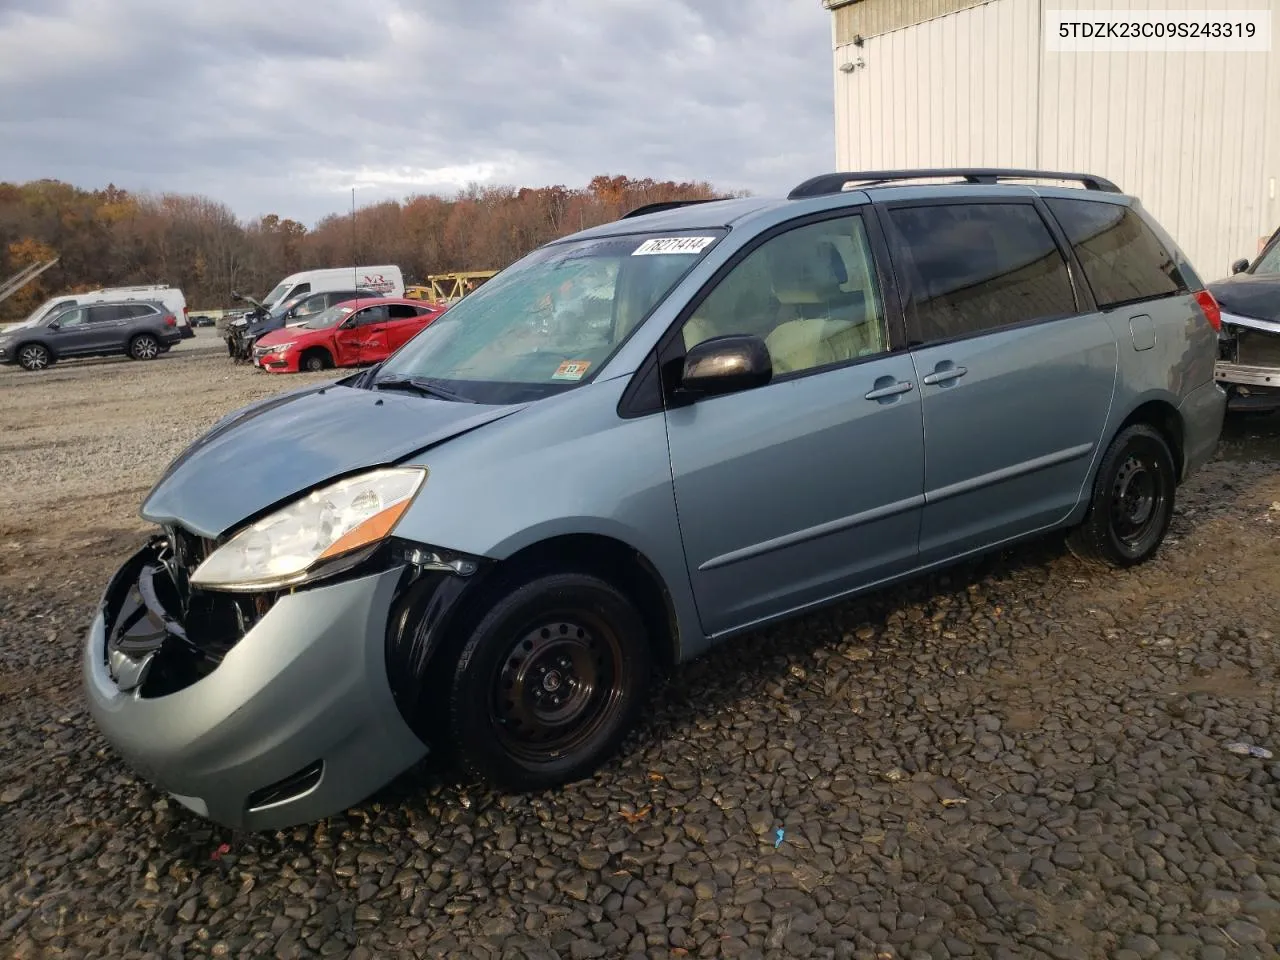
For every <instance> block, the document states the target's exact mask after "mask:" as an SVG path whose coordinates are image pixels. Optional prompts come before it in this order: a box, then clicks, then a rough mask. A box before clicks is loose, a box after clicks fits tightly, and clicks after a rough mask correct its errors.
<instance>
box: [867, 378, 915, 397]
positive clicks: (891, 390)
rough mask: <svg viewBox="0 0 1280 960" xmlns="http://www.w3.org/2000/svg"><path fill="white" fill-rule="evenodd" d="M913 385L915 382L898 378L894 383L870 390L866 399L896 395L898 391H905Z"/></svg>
mask: <svg viewBox="0 0 1280 960" xmlns="http://www.w3.org/2000/svg"><path fill="white" fill-rule="evenodd" d="M914 386H915V384H913V383H911V381H909V380H899V381H897V382H896V383H891V384H889V385H888V386H887V387H877V388H876V389H875V390H872V391H871V392H870V393H868V394H867V399H868V400H881V399H883V398H884V397H892V396H896V395H897V394H899V393H906V392H907V391H908V390H911V389H912V388H913V387H914Z"/></svg>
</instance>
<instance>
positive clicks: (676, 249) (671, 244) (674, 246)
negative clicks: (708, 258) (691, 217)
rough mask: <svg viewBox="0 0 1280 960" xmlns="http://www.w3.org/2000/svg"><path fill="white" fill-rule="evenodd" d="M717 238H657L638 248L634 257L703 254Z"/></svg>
mask: <svg viewBox="0 0 1280 960" xmlns="http://www.w3.org/2000/svg"><path fill="white" fill-rule="evenodd" d="M715 241H716V238H715V237H655V238H654V239H652V240H646V241H645V242H644V243H642V244H640V246H638V247H636V249H635V251H634V252H633V253H632V254H631V255H632V256H633V257H648V256H653V255H654V254H657V253H701V252H702V251H703V250H704V249H706V247H707V245H708V244H712V243H715Z"/></svg>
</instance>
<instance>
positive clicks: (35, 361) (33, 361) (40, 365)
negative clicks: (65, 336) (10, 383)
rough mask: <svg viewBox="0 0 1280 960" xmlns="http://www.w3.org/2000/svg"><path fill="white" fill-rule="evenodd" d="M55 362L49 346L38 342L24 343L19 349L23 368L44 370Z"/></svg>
mask: <svg viewBox="0 0 1280 960" xmlns="http://www.w3.org/2000/svg"><path fill="white" fill-rule="evenodd" d="M51 363H53V356H52V354H50V353H49V348H48V347H45V346H42V345H41V344H38V343H28V344H24V345H23V346H21V347H20V348H19V349H18V364H19V365H20V366H21V367H22V369H23V370H31V371H36V370H43V369H44V368H45V367H47V366H49V364H51Z"/></svg>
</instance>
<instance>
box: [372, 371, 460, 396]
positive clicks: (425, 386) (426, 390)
mask: <svg viewBox="0 0 1280 960" xmlns="http://www.w3.org/2000/svg"><path fill="white" fill-rule="evenodd" d="M371 386H373V387H374V388H375V389H386V390H411V391H413V392H414V393H421V394H423V395H424V396H428V397H436V398H437V399H440V400H452V401H453V402H455V403H475V401H474V400H472V399H470V398H468V397H464V396H461V395H460V394H456V393H454V392H453V391H452V390H446V389H445V388H444V387H442V386H440V385H439V384H438V383H436V382H435V381H433V380H428V379H427V378H426V377H402V376H397V375H392V376H389V377H383V378H381V379H378V380H374V381H373V383H372V384H371Z"/></svg>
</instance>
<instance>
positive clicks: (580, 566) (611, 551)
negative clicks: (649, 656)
mask: <svg viewBox="0 0 1280 960" xmlns="http://www.w3.org/2000/svg"><path fill="white" fill-rule="evenodd" d="M553 570H556V571H559V570H577V571H580V572H582V573H587V574H591V575H592V576H596V577H600V578H601V579H602V580H607V581H608V582H609V583H611V584H613V586H615V587H617V588H618V589H619V590H621V591H622V592H623V593H625V594H626V595H627V596H628V597H629V598H630V599H631V601H632V602H633V603H634V604H635V605H636V608H637V609H638V610H639V611H640V615H641V616H642V617H643V618H644V623H645V627H646V628H647V630H648V632H649V636H650V638H651V642H652V646H653V654H654V659H655V660H656V661H657V662H658V664H659V665H660V666H662V667H663V668H670V667H673V666H674V665H675V664H676V662H677V660H678V659H679V650H680V632H679V628H678V626H677V621H676V614H675V605H674V604H673V603H672V602H671V595H670V593H668V591H667V588H666V586H665V584H663V582H662V577H661V576H660V575H659V573H658V571H657V569H656V568H655V567H654V566H653V564H652V563H651V562H650V561H649V559H648V558H647V557H645V556H644V555H643V554H642V553H640V552H639V551H637V550H635V549H633V548H632V547H629V546H627V545H626V544H625V543H623V542H622V541H620V540H615V539H613V538H612V537H606V536H601V535H599V534H566V535H564V536H559V537H552V538H551V539H549V540H542V541H539V542H538V543H535V544H531V545H530V546H527V547H525V548H523V549H522V550H518V551H516V552H515V553H513V554H512V555H511V556H510V557H508V558H507V559H505V560H503V561H502V562H501V563H499V564H498V565H497V571H495V572H501V573H503V574H505V575H507V576H523V575H527V574H531V573H544V572H550V571H553Z"/></svg>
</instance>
